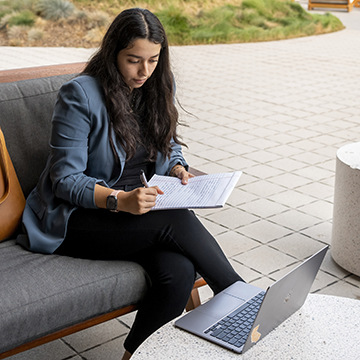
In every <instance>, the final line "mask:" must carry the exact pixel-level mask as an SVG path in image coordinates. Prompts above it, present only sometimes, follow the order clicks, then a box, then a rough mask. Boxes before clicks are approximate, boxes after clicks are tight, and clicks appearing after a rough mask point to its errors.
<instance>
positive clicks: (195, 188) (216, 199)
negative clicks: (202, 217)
mask: <svg viewBox="0 0 360 360" xmlns="http://www.w3.org/2000/svg"><path fill="white" fill-rule="evenodd" d="M241 174H242V172H241V171H236V172H233V173H219V174H211V175H202V176H196V177H193V178H190V179H189V182H188V184H187V185H183V184H182V183H181V180H180V179H178V178H174V177H169V176H160V175H154V176H153V177H152V178H151V179H150V181H149V186H156V185H157V186H158V187H159V188H160V189H161V190H162V191H163V192H164V194H163V195H158V196H157V198H156V205H155V206H154V207H153V208H152V210H161V209H197V208H217V207H223V206H224V205H225V202H226V200H227V199H228V198H229V196H230V194H231V192H232V190H233V189H234V187H235V186H236V184H237V182H238V180H239V178H240V176H241Z"/></svg>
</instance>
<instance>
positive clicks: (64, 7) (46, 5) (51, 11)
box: [36, 0, 75, 20]
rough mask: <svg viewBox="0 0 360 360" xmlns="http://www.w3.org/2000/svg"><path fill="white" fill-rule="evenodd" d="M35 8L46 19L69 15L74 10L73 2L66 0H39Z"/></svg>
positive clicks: (57, 18)
mask: <svg viewBox="0 0 360 360" xmlns="http://www.w3.org/2000/svg"><path fill="white" fill-rule="evenodd" d="M36 10H37V11H38V12H39V14H40V15H41V16H43V17H44V18H45V19H48V20H59V19H61V18H67V17H69V16H70V15H71V14H72V13H73V12H74V10H75V6H74V4H72V3H71V2H70V1H67V0H39V2H38V3H37V4H36Z"/></svg>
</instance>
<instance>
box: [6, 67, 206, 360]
mask: <svg viewBox="0 0 360 360" xmlns="http://www.w3.org/2000/svg"><path fill="white" fill-rule="evenodd" d="M84 65H85V63H76V64H66V65H54V66H42V67H36V68H28V69H17V70H6V71H0V127H1V129H2V131H3V133H4V135H5V140H6V145H7V148H8V151H9V153H10V157H11V159H12V161H13V164H14V167H15V170H16V173H17V176H18V178H19V181H20V184H21V187H22V189H23V192H24V195H25V197H26V196H27V195H28V194H29V193H30V191H31V190H32V189H33V188H34V187H35V185H36V183H37V180H38V178H39V176H40V174H41V172H42V170H43V169H44V167H45V163H46V159H47V157H48V152H49V144H48V143H49V138H50V126H51V125H50V124H51V116H52V111H53V106H54V104H55V99H56V96H57V92H58V90H59V88H60V86H61V85H62V84H63V83H64V82H66V81H68V80H69V79H71V78H73V77H74V76H75V75H76V74H77V73H79V72H80V71H81V70H82V69H83V68H84ZM191 172H193V173H195V174H199V172H197V171H196V170H195V169H191ZM15 239H16V234H14V235H13V236H12V238H11V239H8V240H5V241H3V242H1V243H0V274H1V275H0V291H1V297H0V359H4V358H6V357H8V356H11V355H14V354H17V353H19V352H22V351H25V350H28V349H31V348H33V347H35V346H38V345H42V344H44V343H47V342H49V341H53V340H55V339H58V338H61V337H64V336H66V335H69V334H72V333H74V332H77V331H80V330H83V329H86V328H88V327H90V326H93V325H96V324H99V323H101V322H104V321H107V320H110V319H113V318H116V317H119V316H121V315H124V314H127V313H129V312H131V311H134V310H136V308H137V304H138V303H139V302H140V301H141V300H142V298H143V296H144V294H145V292H146V290H147V288H148V286H151V285H150V284H149V281H148V280H147V275H146V273H145V271H144V269H143V268H142V267H141V266H140V265H138V264H136V263H133V262H129V261H94V260H84V259H75V258H71V257H66V256H58V255H44V254H38V253H32V252H29V251H27V250H25V249H24V248H22V247H21V246H19V245H17V244H16V240H15ZM205 284H206V283H205V281H204V280H203V279H202V278H198V279H197V281H196V283H195V285H194V289H193V291H192V294H191V297H190V299H189V303H188V305H187V310H189V309H192V308H194V307H196V306H198V305H199V304H200V300H199V294H198V290H197V288H198V287H199V286H202V285H205Z"/></svg>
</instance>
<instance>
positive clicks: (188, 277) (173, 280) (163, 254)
mask: <svg viewBox="0 0 360 360" xmlns="http://www.w3.org/2000/svg"><path fill="white" fill-rule="evenodd" d="M142 266H143V267H144V268H145V270H146V272H147V273H148V275H149V277H150V279H151V282H152V286H153V287H161V288H167V289H168V291H172V292H175V293H183V292H189V291H191V289H192V287H193V284H194V281H195V277H196V270H195V267H194V264H193V263H192V262H191V261H190V260H189V259H188V258H187V257H185V256H184V255H182V254H179V253H176V252H171V251H165V250H158V251H156V253H153V254H149V256H148V258H147V259H146V261H145V262H142Z"/></svg>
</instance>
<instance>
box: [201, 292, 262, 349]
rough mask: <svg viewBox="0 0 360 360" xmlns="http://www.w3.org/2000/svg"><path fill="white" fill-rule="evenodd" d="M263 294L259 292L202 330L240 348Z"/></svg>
mask: <svg viewBox="0 0 360 360" xmlns="http://www.w3.org/2000/svg"><path fill="white" fill-rule="evenodd" d="M264 295H265V292H264V291H262V292H260V293H259V294H257V295H256V296H254V297H253V298H252V299H251V300H249V301H248V302H246V303H245V304H243V305H241V306H240V307H239V308H237V309H236V310H234V311H233V312H232V313H230V314H229V315H228V316H226V317H224V318H223V319H221V320H220V321H219V322H217V323H216V324H214V325H212V326H211V327H210V328H208V329H207V330H205V331H204V332H205V333H206V334H209V335H211V336H214V337H215V338H217V339H219V340H222V341H224V342H226V343H229V344H231V345H234V346H236V347H238V348H240V347H241V346H243V345H244V344H245V342H246V339H247V337H248V334H249V332H250V330H251V327H252V325H253V323H254V321H255V318H256V315H257V313H258V311H259V308H260V305H261V303H262V301H263V298H264Z"/></svg>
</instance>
